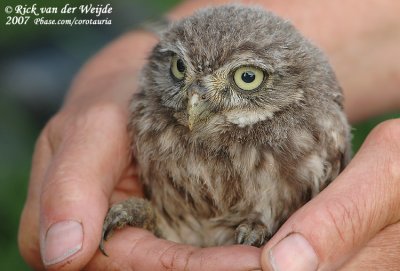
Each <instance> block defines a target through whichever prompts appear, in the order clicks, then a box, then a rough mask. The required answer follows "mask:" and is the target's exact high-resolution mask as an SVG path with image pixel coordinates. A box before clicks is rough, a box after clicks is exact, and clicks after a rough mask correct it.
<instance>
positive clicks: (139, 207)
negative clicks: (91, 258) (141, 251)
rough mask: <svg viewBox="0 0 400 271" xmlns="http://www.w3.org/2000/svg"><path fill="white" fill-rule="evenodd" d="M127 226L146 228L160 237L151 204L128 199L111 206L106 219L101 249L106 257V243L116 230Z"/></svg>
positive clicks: (142, 200) (145, 201) (137, 199)
mask: <svg viewBox="0 0 400 271" xmlns="http://www.w3.org/2000/svg"><path fill="white" fill-rule="evenodd" d="M125 226H131V227H139V228H144V229H146V230H149V231H151V232H153V233H154V234H156V235H157V236H160V234H159V231H158V229H157V218H156V214H155V212H154V209H153V206H152V205H151V203H150V202H149V201H148V200H145V199H141V198H130V199H127V200H125V201H122V202H120V203H117V204H114V205H113V206H111V208H110V209H109V210H108V213H107V216H106V218H105V219H104V224H103V232H102V234H101V241H100V245H99V249H100V251H101V252H102V253H103V254H104V255H105V256H108V255H107V253H106V252H105V250H104V241H107V240H108V238H109V237H110V236H111V235H112V233H113V232H114V230H115V229H121V228H123V227H125Z"/></svg>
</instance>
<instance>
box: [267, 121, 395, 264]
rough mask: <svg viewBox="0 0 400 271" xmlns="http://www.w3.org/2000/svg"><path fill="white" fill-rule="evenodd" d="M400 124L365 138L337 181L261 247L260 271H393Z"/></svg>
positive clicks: (386, 126)
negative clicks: (261, 270) (261, 267)
mask: <svg viewBox="0 0 400 271" xmlns="http://www.w3.org/2000/svg"><path fill="white" fill-rule="evenodd" d="M399 138H400V119H396V120H390V121H386V122H384V123H382V124H380V125H379V126H377V127H376V128H375V129H374V130H373V131H372V132H371V134H370V135H369V136H368V138H367V139H366V141H365V142H364V144H363V146H362V147H361V149H360V150H359V152H358V153H357V154H356V155H355V157H354V158H353V160H352V161H351V162H350V164H349V165H348V167H347V168H346V169H345V170H344V171H343V172H342V174H340V175H339V177H338V178H337V179H336V180H335V181H334V182H333V183H332V184H331V185H330V186H328V187H327V188H326V189H325V190H324V191H323V192H321V193H320V194H319V195H318V196H317V197H315V198H314V199H313V200H311V201H310V202H309V203H308V204H306V205H305V206H303V207H302V208H301V209H299V210H298V211H297V212H296V213H295V214H294V215H292V216H291V217H290V218H289V220H288V221H287V222H286V223H285V224H284V225H283V226H282V227H281V228H280V230H279V231H278V232H277V233H276V234H275V236H274V237H273V238H272V239H271V240H270V242H269V243H267V245H266V246H265V247H264V249H263V254H262V266H263V270H274V271H277V270H279V271H289V270H290V271H311V270H313V271H315V270H319V271H322V270H351V271H356V270H399V266H400V141H399Z"/></svg>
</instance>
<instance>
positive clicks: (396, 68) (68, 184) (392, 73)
mask: <svg viewBox="0 0 400 271" xmlns="http://www.w3.org/2000/svg"><path fill="white" fill-rule="evenodd" d="M210 2H211V1H189V2H184V3H182V4H181V5H180V6H178V7H177V8H176V9H175V10H174V11H172V12H171V13H170V14H169V17H170V18H171V19H178V18H181V17H183V16H186V15H189V14H191V13H192V11H193V10H195V9H197V8H199V7H201V6H206V5H207V4H209V3H210ZM212 2H213V3H215V2H216V1H212ZM217 2H219V3H224V2H226V1H217ZM244 2H246V1H244ZM252 3H257V1H252ZM259 4H260V5H262V6H265V7H267V8H268V9H270V10H272V11H274V12H276V13H277V14H279V15H281V16H283V17H285V18H289V19H290V20H291V21H292V22H293V23H294V24H295V25H296V26H297V27H298V28H299V30H300V31H301V32H303V33H304V34H305V35H306V36H308V37H309V38H310V39H311V40H313V41H314V42H315V43H316V44H317V45H318V46H320V47H321V48H322V49H323V50H324V51H325V52H326V53H327V54H328V56H329V58H330V59H331V61H332V64H333V67H334V69H335V71H336V72H337V75H338V79H339V81H340V82H341V85H342V87H343V89H344V92H345V98H346V105H345V108H346V112H347V114H348V116H349V119H350V121H351V122H353V123H354V122H356V121H360V120H363V119H365V118H367V117H370V116H374V115H377V114H380V113H383V112H388V111H393V110H397V111H398V110H399V109H400V91H398V90H399V87H400V63H399V62H398V61H397V60H398V59H400V51H399V50H398V47H397V46H398V44H399V42H400V20H398V15H397V12H396V11H398V10H400V3H399V2H398V1H394V0H380V1H378V0H368V1H362V3H361V2H360V1H356V0H348V1H346V2H341V3H340V4H339V2H337V3H336V2H332V3H325V1H312V0H306V1H301V4H300V2H299V1H292V0H287V1H286V2H285V3H282V1H272V0H271V1H262V2H261V1H260V2H259ZM327 5H328V6H327ZM355 10H356V11H357V12H354V11H355ZM326 11H329V12H326ZM355 16H357V17H355ZM316 21H317V22H318V24H316V23H315V22H316ZM322 29H323V31H322ZM156 42H157V41H156V38H155V37H154V36H152V35H151V34H149V33H145V32H133V33H127V34H125V35H124V36H122V37H121V38H119V39H117V40H116V41H114V42H113V43H111V44H110V45H108V46H107V47H106V48H104V49H103V50H102V51H100V52H99V53H98V54H97V55H96V56H94V57H93V58H92V59H91V60H90V61H89V62H88V63H87V64H86V65H85V66H84V67H83V68H82V70H81V72H80V73H79V74H78V76H77V77H76V79H75V80H74V82H73V85H72V87H71V89H70V91H69V95H68V97H67V98H66V100H65V103H64V105H63V107H62V108H61V109H60V111H59V113H57V114H56V115H55V116H54V117H53V118H52V119H51V120H50V121H49V123H48V124H47V125H46V127H45V128H44V129H43V131H42V133H41V135H40V137H39V139H38V141H37V144H36V148H35V153H34V157H33V163H32V172H31V178H30V183H29V191H28V196H27V200H26V204H25V208H24V210H23V213H22V216H21V223H20V230H19V236H18V242H19V247H20V251H21V254H22V256H23V258H24V259H25V260H26V262H27V263H28V264H29V265H30V266H31V267H32V268H34V269H38V270H40V269H44V268H45V267H44V265H43V263H42V260H41V255H40V241H39V240H40V239H41V238H42V239H43V238H44V233H45V232H46V231H47V229H48V227H49V226H50V225H52V224H53V223H55V222H58V221H62V220H66V219H74V220H77V221H79V222H80V223H81V224H82V225H83V228H84V239H83V246H82V248H81V249H80V250H79V251H77V252H76V253H75V254H73V255H71V256H70V257H68V258H67V259H66V260H64V261H62V262H59V263H56V264H53V265H51V266H47V268H48V269H50V270H79V269H82V268H85V270H110V269H113V270H118V269H127V270H170V269H173V270H195V271H196V270H257V269H261V268H262V269H263V270H272V269H271V264H270V262H269V257H268V254H269V251H270V249H271V248H272V247H273V246H274V245H275V244H277V243H278V242H279V241H280V240H282V238H284V237H285V236H287V235H288V234H289V233H291V232H298V233H300V234H301V235H302V236H303V237H305V238H306V239H307V240H308V242H309V243H310V244H311V246H312V247H313V249H314V251H315V252H316V254H317V257H318V261H319V269H318V270H336V269H339V268H341V269H339V270H375V268H374V267H376V266H379V267H382V268H383V270H396V268H397V267H398V266H399V265H400V260H399V259H400V257H399V255H400V245H399V244H400V222H399V221H400V166H399V164H400V143H399V141H398V138H400V119H395V120H390V121H386V122H384V123H382V124H380V125H379V126H377V127H376V128H375V129H374V130H373V131H372V132H371V134H370V135H369V136H368V138H367V139H366V141H365V143H364V144H363V145H362V147H361V149H360V150H359V152H358V153H357V154H356V156H355V157H354V158H353V160H352V162H351V163H350V164H349V166H348V167H347V168H346V169H345V171H344V172H343V173H342V174H341V175H339V177H338V178H337V179H336V180H335V181H334V183H333V184H332V185H331V186H329V187H328V188H327V189H326V190H324V191H323V192H322V193H321V194H320V195H318V196H317V197H316V198H314V199H313V200H312V201H310V202H309V203H308V204H307V205H305V206H304V207H303V208H301V209H300V210H299V211H298V212H296V213H295V214H294V215H293V216H292V217H291V218H290V219H289V220H288V221H287V222H286V223H285V224H284V226H283V227H282V228H281V229H280V230H279V231H278V233H277V234H276V235H275V236H274V237H273V239H271V240H270V242H268V243H267V244H266V246H265V247H264V248H262V249H258V248H254V247H248V246H229V247H218V248H205V249H200V248H195V247H190V246H187V245H180V244H175V243H172V242H169V241H166V240H161V239H157V238H155V237H154V236H153V235H151V234H150V233H149V232H146V231H144V230H141V229H133V228H126V229H123V230H121V231H119V232H117V233H116V234H115V235H114V236H113V238H111V239H110V241H108V242H107V244H106V249H107V251H109V254H110V255H111V256H112V257H104V256H103V255H102V254H101V253H100V252H99V251H98V244H99V241H100V235H101V228H102V224H103V218H104V217H105V215H106V212H107V209H108V206H109V204H110V203H113V202H116V201H121V200H123V199H125V198H127V197H128V196H129V195H132V194H133V195H141V187H140V185H139V184H138V183H137V182H136V180H137V176H136V174H135V168H134V167H133V166H132V164H131V163H130V159H129V153H128V149H129V139H128V135H127V133H126V123H127V121H128V110H127V106H128V103H129V99H130V97H131V95H132V91H133V90H134V89H135V87H136V82H137V78H136V77H135V76H133V75H137V74H138V72H139V70H140V68H141V67H142V66H143V64H144V63H145V58H146V56H147V55H148V53H149V51H150V48H151V47H152V46H154V45H155V43H156ZM377 48H379V49H377ZM104 67H107V69H104ZM82 206H85V208H82ZM315 214H318V215H315ZM348 214H351V216H350V217H351V218H352V219H349V216H348ZM354 217H357V219H354ZM316 224H318V225H320V226H319V228H320V229H324V230H323V231H322V230H321V231H315V230H313V229H315V227H313V225H316ZM365 225H367V226H365ZM354 229H357V230H354ZM326 244H329V246H328V245H326ZM221 259H223V260H221ZM371 268H372V269H371Z"/></svg>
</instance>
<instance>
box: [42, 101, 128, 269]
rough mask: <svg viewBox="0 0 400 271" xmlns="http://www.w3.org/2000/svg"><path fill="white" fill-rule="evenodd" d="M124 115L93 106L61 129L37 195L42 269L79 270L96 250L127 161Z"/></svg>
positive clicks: (113, 109)
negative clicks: (114, 192)
mask: <svg viewBox="0 0 400 271" xmlns="http://www.w3.org/2000/svg"><path fill="white" fill-rule="evenodd" d="M126 115H127V114H126V112H124V111H122V110H120V109H119V108H116V107H114V106H112V105H104V106H97V107H95V108H92V109H90V110H88V112H86V113H85V114H81V115H80V116H81V117H80V118H79V119H77V120H75V121H74V122H73V123H72V125H71V127H67V128H66V129H64V133H65V135H64V139H63V140H62V141H61V143H60V146H58V149H57V152H56V153H55V155H54V157H53V159H52V162H51V164H50V166H49V169H48V171H47V173H46V176H45V181H44V184H43V187H42V191H41V202H40V249H41V256H42V260H43V262H44V264H45V265H46V266H47V267H51V269H59V268H60V267H62V269H63V270H80V269H81V268H82V266H84V265H85V264H86V263H87V262H88V261H89V260H90V258H91V257H92V256H93V254H94V253H95V251H96V250H97V246H98V244H99V241H100V236H101V227H102V224H103V219H104V216H105V213H106V211H107V209H108V201H109V197H110V196H111V192H112V190H113V188H114V186H115V185H116V182H117V181H118V180H119V178H120V177H121V174H122V172H123V171H124V170H125V169H126V167H127V165H128V162H129V159H128V158H129V143H128V142H129V141H128V138H127V137H128V135H127V132H126V123H127V119H126V118H127V117H126ZM67 262H68V265H66V263H67Z"/></svg>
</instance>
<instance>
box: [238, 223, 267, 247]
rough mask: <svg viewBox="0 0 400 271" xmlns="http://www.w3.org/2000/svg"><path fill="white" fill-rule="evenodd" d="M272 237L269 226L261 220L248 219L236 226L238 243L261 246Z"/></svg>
mask: <svg viewBox="0 0 400 271" xmlns="http://www.w3.org/2000/svg"><path fill="white" fill-rule="evenodd" d="M270 238H271V234H270V232H269V230H268V228H267V227H266V226H265V225H264V224H263V223H262V222H261V221H247V222H244V223H242V224H240V225H239V226H238V227H237V228H236V243H238V244H242V245H250V246H255V247H260V246H262V245H264V244H265V243H266V242H267V241H268V240H269V239H270Z"/></svg>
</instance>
